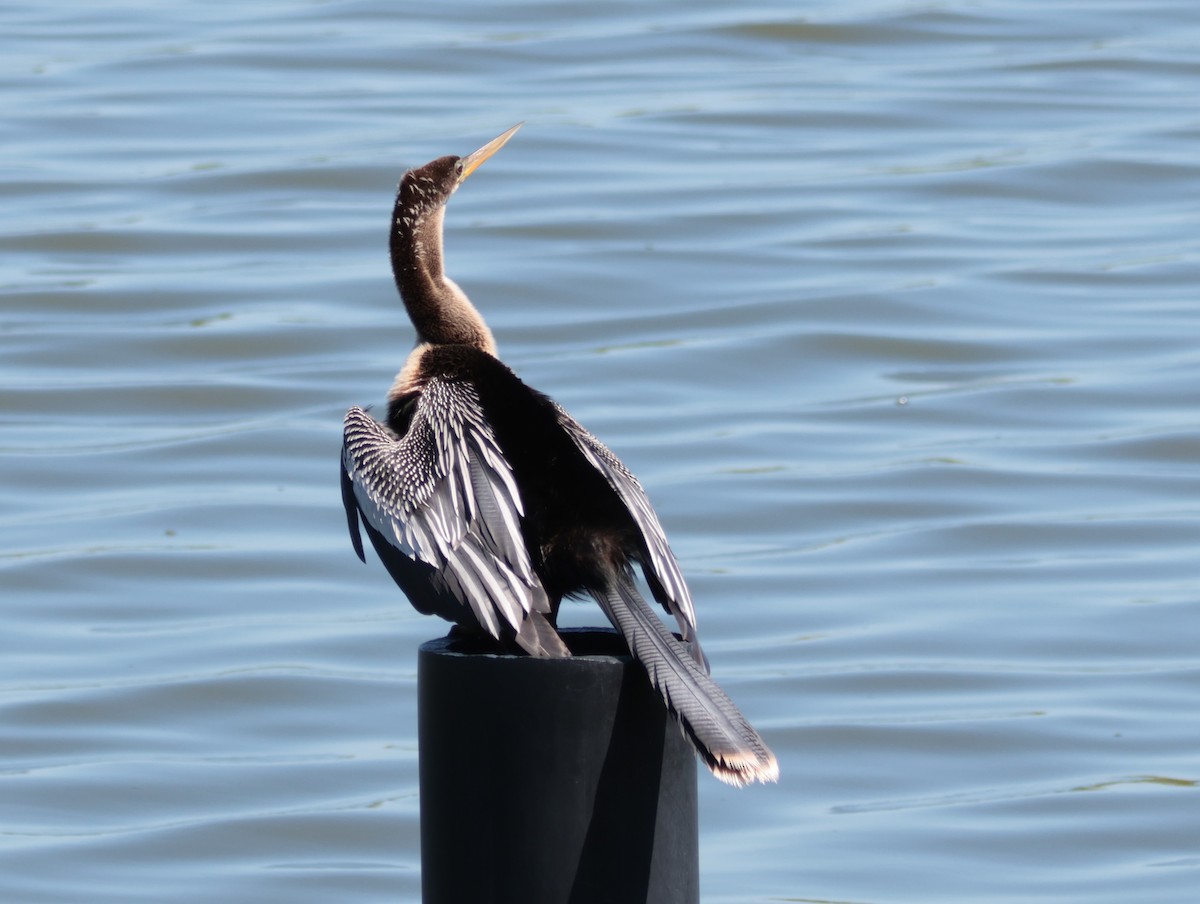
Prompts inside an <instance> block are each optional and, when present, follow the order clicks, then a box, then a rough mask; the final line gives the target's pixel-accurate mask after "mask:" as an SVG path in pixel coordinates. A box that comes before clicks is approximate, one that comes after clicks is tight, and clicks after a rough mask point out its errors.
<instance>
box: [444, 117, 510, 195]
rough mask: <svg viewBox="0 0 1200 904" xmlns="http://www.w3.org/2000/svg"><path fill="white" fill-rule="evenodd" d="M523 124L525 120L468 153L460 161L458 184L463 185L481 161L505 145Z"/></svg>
mask: <svg viewBox="0 0 1200 904" xmlns="http://www.w3.org/2000/svg"><path fill="white" fill-rule="evenodd" d="M523 125H525V123H524V122H519V123H517V124H516V125H515V126H513V127H512V128H511V129H509V130H508V131H507V132H505V133H504V134H503V135H498V136H497V137H495V138H493V139H492V140H491V141H489V142H488V143H487V144H485V145H484V146H483V147H481V148H480V149H479V150H477V151H472V152H471V153H470V154H467V156H466V157H463V158H462V160H460V161H459V163H460V164H461V165H462V175H461V176H459V177H458V184H459V185H462V184H463V182H465V181H466V179H467V176H469V175H471V173H473V172H475V170H477V169H479V166H480V164H481V163H483V161H485V160H487V159H488V158H489V157H491V156H492V154H494V153H496V151H498V150H500V148H502V147H504V145H505V144H507V143H508V139H510V138H512V137H513V136H514V135H516V134H517V129H519V128H521V126H523Z"/></svg>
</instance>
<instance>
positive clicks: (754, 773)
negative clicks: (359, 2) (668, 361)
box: [341, 123, 779, 786]
mask: <svg viewBox="0 0 1200 904" xmlns="http://www.w3.org/2000/svg"><path fill="white" fill-rule="evenodd" d="M522 125H524V123H518V124H517V125H515V126H513V127H512V128H511V129H509V130H507V131H506V132H504V133H503V134H501V135H499V136H498V137H496V138H494V139H492V140H491V141H489V142H488V143H487V144H485V145H483V147H481V148H479V149H478V150H476V151H474V152H472V153H470V154H467V155H466V156H465V157H456V156H443V157H438V158H437V159H435V160H432V161H430V162H429V163H426V164H425V165H423V166H418V167H416V168H413V169H410V170H408V171H407V172H406V173H404V175H403V176H402V178H401V180H400V184H399V187H398V189H397V192H396V200H395V206H394V209H393V212H392V221H391V228H390V235H389V251H390V256H391V265H392V272H393V276H394V278H395V282H396V287H397V288H398V290H399V293H400V297H401V299H402V301H403V303H404V306H405V308H406V309H407V312H408V315H409V318H410V319H411V321H412V325H413V327H414V329H415V331H416V344H415V347H414V348H413V350H412V351H411V353H410V354H409V355H408V358H407V360H406V361H405V363H404V365H403V367H402V368H401V369H400V371H399V373H398V374H397V376H396V378H395V381H394V383H393V384H392V387H391V389H390V391H389V393H388V395H387V408H386V416H385V417H384V419H383V421H382V422H380V421H378V420H376V419H375V418H374V416H373V415H372V414H371V413H370V412H369V410H367V409H364V408H362V407H357V406H356V407H352V408H350V409H349V411H348V412H347V413H346V416H345V420H344V425H343V427H344V431H343V443H342V455H341V465H342V469H341V484H342V498H343V503H344V505H345V509H346V519H347V523H348V527H349V530H350V539H351V543H352V545H353V547H354V551H355V553H356V554H357V555H358V558H359V559H361V560H362V561H364V562H365V561H366V556H365V554H364V549H363V542H362V537H361V534H360V531H359V525H360V524H361V525H362V528H363V529H364V530H365V531H366V534H367V536H368V538H369V539H370V541H371V545H372V546H373V547H374V548H375V551H376V553H377V554H378V556H379V558H380V560H381V561H382V563H383V565H384V566H385V567H386V569H387V571H388V572H389V574H390V575H391V576H392V578H393V579H394V580H395V582H396V583H397V584H398V585H399V587H400V588H401V589H402V590H403V591H404V593H405V594H406V595H407V596H408V598H409V601H410V602H411V603H412V604H413V606H414V607H415V608H416V609H417V610H418V611H419V612H422V613H424V614H433V615H438V616H440V617H442V618H444V619H446V620H448V621H450V622H453V623H454V624H455V625H456V626H457V628H455V629H452V632H453V631H454V630H460V631H463V632H469V633H472V634H479V635H484V636H486V637H489V638H491V640H492V641H494V642H495V643H496V645H497V647H498V648H500V649H504V650H510V651H512V652H513V653H515V654H517V655H529V656H538V657H563V658H565V657H569V656H570V655H571V651H570V650H569V649H568V648H567V645H566V643H565V642H564V641H563V639H562V637H561V636H560V635H559V633H558V630H557V628H556V625H555V622H556V618H557V614H558V609H559V606H560V604H561V602H562V600H563V599H564V598H565V597H580V596H584V595H590V596H591V597H592V598H594V599H595V601H596V602H597V603H598V604H599V606H600V608H601V609H602V610H603V612H604V614H605V615H606V616H607V617H608V620H609V621H610V622H611V623H612V625H613V626H614V627H615V628H616V629H617V631H618V632H619V634H620V635H621V636H622V637H623V638H624V641H625V643H626V645H627V646H628V648H629V651H630V653H631V654H632V656H633V658H634V659H636V660H637V661H638V662H639V663H640V664H641V665H642V666H643V667H644V669H645V671H646V674H647V676H648V678H649V680H650V682H651V684H652V685H653V686H654V688H656V689H657V691H658V692H659V693H660V694H661V695H662V698H663V700H664V701H665V703H666V706H667V709H668V710H669V711H670V713H671V715H672V716H673V717H674V718H675V719H676V720H677V722H678V724H679V726H680V728H681V729H682V731H683V733H684V734H685V735H686V736H687V738H689V739H690V741H691V742H692V745H693V746H694V747H695V749H696V752H697V754H698V755H699V756H700V758H701V759H702V761H703V762H704V763H705V765H706V766H707V767H708V768H709V770H710V771H711V772H712V773H713V774H714V775H715V776H716V777H717V778H718V779H721V780H722V781H724V782H727V783H729V784H731V785H735V786H742V785H746V784H749V783H751V782H755V781H759V782H771V781H777V780H778V776H779V765H778V762H777V761H776V758H775V755H774V754H773V753H772V752H771V750H770V748H768V747H767V745H766V743H765V742H764V741H763V739H762V737H761V736H760V734H759V733H758V732H757V731H756V730H755V729H754V727H753V726H752V725H751V724H750V722H749V721H748V720H747V718H746V717H745V716H744V715H743V714H742V712H741V711H740V710H739V709H738V707H737V706H736V705H735V704H734V703H733V701H732V700H731V699H730V698H729V696H728V695H727V694H726V693H725V692H724V691H723V690H722V689H721V688H720V687H719V686H718V685H717V684H716V682H715V681H713V679H712V677H711V675H710V667H709V662H708V659H707V657H706V656H705V654H704V652H703V650H702V649H701V647H700V642H699V638H698V637H697V634H696V612H695V607H694V605H693V602H692V597H691V594H690V592H689V590H688V586H687V583H686V582H685V580H684V577H683V573H682V571H681V570H680V567H679V563H678V561H677V559H676V558H675V555H674V553H673V552H672V551H671V547H670V545H669V544H668V542H667V537H666V534H665V532H664V531H663V528H662V525H661V523H660V522H659V519H658V516H657V514H656V513H655V511H654V508H653V507H652V506H651V504H650V501H649V499H648V498H647V496H646V493H645V490H644V489H643V488H642V485H641V483H639V481H638V479H637V478H636V477H635V476H634V475H633V474H632V473H631V472H630V471H629V469H628V468H626V467H625V465H624V464H622V463H621V461H620V459H618V458H617V456H616V455H614V454H613V453H612V452H611V451H610V450H609V448H608V447H607V446H605V445H604V444H603V443H602V442H601V441H600V440H599V439H597V438H596V437H595V436H593V435H592V433H591V432H589V431H588V430H587V429H586V428H585V427H583V426H582V425H581V424H580V423H579V422H578V421H577V420H575V418H573V417H572V416H571V415H570V414H568V413H567V411H566V410H565V409H564V408H563V407H562V406H561V405H559V404H558V403H557V402H555V401H553V400H552V399H551V398H550V397H549V396H547V395H544V394H542V393H541V392H539V391H537V390H535V389H533V388H532V387H530V386H528V385H527V384H526V383H524V382H523V381H522V380H521V379H520V378H519V377H518V376H517V375H516V374H515V373H514V372H513V371H512V370H511V369H510V368H509V367H508V366H507V365H505V364H504V363H503V362H502V361H501V360H500V358H499V357H498V353H497V348H496V341H495V339H494V337H493V335H492V332H491V330H490V329H489V328H488V326H487V324H486V322H485V321H484V319H483V317H482V316H481V315H480V313H479V311H478V310H477V309H476V307H475V306H474V305H473V304H472V303H471V301H470V299H469V298H468V297H467V295H466V293H465V292H464V291H463V290H462V289H461V288H460V287H459V286H458V285H457V284H456V283H455V282H454V281H453V280H452V279H450V278H449V277H448V276H447V275H446V272H445V266H444V255H443V235H442V233H443V223H444V219H445V210H446V202H447V201H448V200H449V199H450V196H451V195H453V194H454V192H455V191H456V190H457V189H458V188H459V186H461V185H462V183H463V182H464V181H465V180H466V179H467V177H468V176H470V175H471V174H472V173H473V172H475V170H476V169H477V168H478V167H479V166H480V165H481V164H482V163H484V161H486V160H487V159H488V158H490V157H491V156H492V155H493V154H495V153H496V152H497V151H498V150H499V149H500V148H501V147H503V146H504V145H505V144H506V143H507V142H508V141H509V139H510V138H512V136H513V135H514V134H515V133H516V132H517V130H518V129H519V128H521V126H522ZM635 566H636V567H638V568H640V570H641V572H642V575H643V578H644V581H645V585H646V587H647V588H648V589H649V591H650V595H651V596H652V597H653V598H654V599H655V600H656V601H657V602H658V603H659V604H661V606H662V607H663V608H664V609H665V610H666V612H667V613H669V614H670V615H671V616H673V617H674V620H675V626H676V627H677V628H678V631H679V633H678V635H676V634H675V633H673V632H672V631H671V630H669V629H668V626H667V624H665V623H664V621H663V619H662V618H660V617H659V616H658V615H657V613H656V612H655V611H654V609H653V608H652V607H651V606H650V604H649V603H648V602H647V601H646V599H645V598H644V596H643V595H642V593H641V591H640V590H639V588H638V584H637V581H636V579H635V576H634V568H635Z"/></svg>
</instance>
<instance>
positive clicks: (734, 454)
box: [0, 0, 1200, 904]
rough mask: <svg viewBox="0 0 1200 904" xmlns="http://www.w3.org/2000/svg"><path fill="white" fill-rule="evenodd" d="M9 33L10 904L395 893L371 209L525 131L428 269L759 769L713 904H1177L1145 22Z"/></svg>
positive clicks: (1175, 736)
mask: <svg viewBox="0 0 1200 904" xmlns="http://www.w3.org/2000/svg"><path fill="white" fill-rule="evenodd" d="M0 34H3V35H4V38H3V39H0V40H2V42H3V46H4V50H5V53H4V55H3V59H4V63H3V64H0V85H2V86H3V91H4V97H5V107H6V115H5V117H4V120H3V124H2V125H0V129H2V130H3V137H4V140H3V142H0V148H3V150H2V151H0V193H2V195H3V199H4V203H3V204H2V205H0V248H2V249H3V261H4V265H3V271H2V273H0V291H2V293H3V295H2V299H3V300H2V303H3V318H2V324H3V327H2V330H3V331H2V332H0V345H2V348H3V354H2V356H0V377H2V384H0V385H3V387H4V389H3V402H4V403H3V406H2V407H0V424H2V428H3V429H2V433H0V468H3V474H4V480H3V481H2V482H0V501H2V503H3V505H2V508H0V512H2V514H0V586H2V588H3V599H4V615H5V618H4V627H5V630H4V632H3V634H4V639H3V641H0V648H2V649H3V656H0V770H2V771H0V900H4V901H13V902H22V904H24V902H29V904H35V902H68V901H88V902H108V901H111V902H135V901H163V900H171V901H178V902H190V901H195V902H209V901H213V900H222V899H224V900H230V901H238V902H241V901H255V902H265V901H280V902H283V901H286V902H305V901H313V902H327V901H332V900H337V901H344V902H369V901H382V900H389V901H395V900H405V901H412V900H416V899H417V896H418V893H419V884H420V882H419V849H418V839H417V825H418V802H417V793H416V788H417V771H416V765H417V759H416V744H415V732H416V712H415V700H414V690H415V653H416V647H417V645H418V644H419V643H420V642H421V641H422V640H424V639H427V638H429V637H431V636H435V635H436V634H438V633H441V631H442V626H441V625H440V624H436V623H434V622H432V621H430V620H428V619H425V618H422V617H421V616H418V615H417V614H416V613H415V612H413V611H412V610H411V609H410V608H409V606H408V605H407V603H405V602H404V600H403V599H402V598H400V596H399V594H398V593H397V592H396V591H395V589H394V587H393V586H392V585H391V582H390V581H389V580H388V578H387V576H386V575H385V574H384V572H383V570H382V568H381V567H379V566H378V563H376V562H374V561H373V560H372V561H371V562H370V564H369V567H364V566H362V565H360V564H359V563H358V562H357V560H356V559H355V558H354V556H353V554H352V552H351V551H350V548H349V544H348V542H347V539H346V537H345V528H344V524H343V520H342V513H341V510H340V503H339V499H338V491H337V485H336V482H335V467H336V465H335V460H336V457H337V449H338V443H339V430H340V419H341V415H342V413H343V412H344V411H345V409H346V408H347V407H349V406H350V405H352V404H362V403H370V402H377V401H378V400H379V399H380V398H381V397H382V395H383V393H384V391H385V390H386V387H387V386H388V384H389V382H390V379H391V376H392V374H393V372H394V371H395V370H396V368H397V367H398V366H399V364H400V363H401V361H402V360H403V358H404V356H405V354H406V352H407V349H408V347H409V344H410V343H411V332H410V330H409V328H408V325H407V323H406V321H405V319H404V317H403V314H402V311H401V310H400V308H399V306H398V304H397V301H396V298H395V295H394V290H393V288H392V286H391V283H390V276H389V273H388V271H387V262H386V255H385V253H384V248H385V230H386V226H387V216H388V212H389V209H390V203H391V192H392V190H393V188H394V185H395V182H396V180H397V179H398V177H399V175H400V173H401V172H402V171H403V169H404V168H405V167H407V166H410V165H415V164H418V163H422V162H424V161H426V160H428V159H430V158H432V157H434V156H437V155H440V154H444V153H459V154H461V153H465V152H466V151H469V150H471V149H473V148H475V147H476V146H478V145H479V144H481V143H482V142H483V141H485V140H486V139H488V138H490V137H492V136H493V135H495V134H497V133H498V132H500V131H501V130H503V129H504V128H507V127H508V126H509V125H511V124H512V123H514V122H517V121H519V120H523V119H524V120H528V121H529V124H528V125H527V126H526V128H525V129H524V130H523V131H522V132H521V133H520V134H519V135H518V136H517V137H516V138H515V139H514V141H513V142H512V143H511V144H510V145H509V146H508V147H506V148H505V149H504V151H503V152H501V153H500V154H499V155H498V156H497V157H496V158H495V159H494V160H492V161H490V162H489V163H488V164H487V165H486V166H485V167H484V168H483V169H482V170H481V171H480V172H479V174H477V175H476V176H475V177H473V178H472V180H471V182H470V183H469V184H468V185H467V186H466V187H465V188H464V189H463V191H461V192H460V193H459V194H458V195H457V196H456V197H455V199H454V201H453V203H452V207H451V210H450V213H449V218H448V243H449V267H450V270H451V272H452V274H453V275H454V276H455V278H456V279H458V281H459V282H460V283H461V284H462V285H464V286H465V287H466V289H467V290H468V292H469V293H470V294H471V295H472V297H473V298H474V299H475V300H476V302H477V303H478V304H479V306H480V307H481V308H482V309H483V311H484V313H485V314H486V316H487V317H488V318H489V321H490V323H491V324H492V326H493V329H494V330H495V332H496V335H497V338H498V340H499V342H500V345H501V350H502V353H503V354H504V356H505V357H506V359H507V360H508V361H509V362H510V363H511V364H512V365H513V366H514V367H515V368H516V369H517V370H518V371H519V372H520V374H521V375H522V376H523V377H524V378H525V379H526V380H528V381H529V382H530V383H532V384H533V385H535V386H538V387H539V388H542V389H543V390H545V391H548V392H550V393H551V394H553V395H554V396H555V397H556V398H558V399H559V400H560V401H562V402H563V403H564V404H566V405H567V406H568V408H570V409H571V410H572V411H573V413H574V414H575V415H576V416H577V417H578V418H580V419H581V420H582V421H583V422H584V423H586V424H588V425H589V426H590V427H591V428H592V429H593V430H595V431H596V432H597V433H598V434H599V435H600V436H601V437H603V438H604V439H605V440H606V441H607V442H608V443H609V444H610V445H611V446H613V447H614V448H615V449H616V450H617V451H618V453H619V454H621V455H622V457H623V458H624V459H625V461H626V462H627V463H628V464H629V465H630V466H631V467H632V468H633V469H634V470H635V471H636V472H638V474H639V475H640V476H641V478H642V480H643V482H644V483H645V484H646V485H647V487H648V488H649V491H650V494H651V497H652V498H653V499H654V501H655V503H656V504H657V506H658V508H659V511H660V514H661V516H662V519H663V521H664V523H665V526H666V528H667V530H668V532H669V533H670V535H671V537H672V541H673V543H674V546H675V548H676V550H677V552H678V553H679V555H680V558H681V560H682V563H683V566H684V569H685V571H686V572H687V573H688V575H689V577H690V580H691V582H692V586H693V591H694V594H695V596H696V599H697V601H698V607H699V611H700V623H701V634H702V636H703V637H704V640H705V645H706V648H707V650H708V651H709V654H710V656H711V658H712V660H713V664H714V669H715V672H716V674H717V676H718V677H719V679H720V680H721V682H722V683H723V684H724V685H725V686H726V688H727V689H729V691H730V692H731V693H732V695H733V696H734V697H735V698H736V699H737V700H738V701H739V702H740V703H741V704H742V705H743V707H744V709H745V710H746V711H747V713H749V714H750V715H751V716H752V717H753V718H754V720H755V721H756V723H757V724H758V725H759V726H760V728H761V729H762V730H763V732H764V734H765V735H766V736H767V738H768V740H769V741H770V742H771V743H772V744H773V746H774V748H775V750H776V752H777V753H778V754H779V758H780V761H781V765H782V769H783V778H782V781H781V782H780V784H779V785H778V786H776V787H771V788H755V789H751V790H747V791H736V790H733V789H728V788H726V787H725V786H723V785H720V784H718V783H717V782H715V781H713V780H710V779H707V778H703V777H702V784H701V789H700V791H701V845H702V850H701V856H702V887H703V891H704V899H705V901H706V902H709V904H719V902H720V904H726V902H727V904H734V902H747V901H762V902H767V901H838V902H855V904H885V902H886V904H899V902H941V901H944V902H959V901H964V900H970V901H973V902H1002V901H1003V902H1008V901H1018V900H1019V901H1021V902H1023V904H1030V902H1063V901H1081V902H1082V901H1086V902H1101V904H1102V902H1127V901H1133V900H1136V901H1139V902H1182V901H1187V900H1191V899H1192V898H1193V897H1194V896H1195V890H1196V888H1197V887H1198V884H1197V883H1198V880H1200V876H1198V873H1200V841H1198V840H1197V839H1200V797H1198V794H1200V786H1198V785H1197V783H1198V782H1200V761H1198V759H1197V753H1196V751H1197V749H1198V747H1200V722H1198V720H1197V719H1196V717H1195V707H1196V703H1195V701H1196V695H1197V691H1198V689H1200V684H1198V681H1200V653H1198V652H1197V637H1198V633H1197V624H1198V622H1197V618H1198V616H1200V611H1198V610H1200V567H1198V566H1197V559H1196V549H1197V547H1198V545H1200V502H1198V501H1197V500H1198V499H1200V472H1198V470H1197V467H1196V461H1197V458H1198V457H1200V419H1198V417H1197V414H1196V403H1197V401H1198V398H1200V397H1198V395H1197V389H1196V387H1197V385H1198V384H1197V380H1198V378H1200V353H1198V352H1197V345H1196V336H1197V335H1200V304H1197V300H1196V288H1195V287H1196V285H1197V283H1198V282H1200V239H1198V236H1200V231H1198V229H1197V225H1198V223H1197V221H1198V217H1197V214H1196V210H1195V185H1196V184H1197V177H1198V176H1200V165H1198V164H1197V163H1196V152H1195V149H1196V143H1197V139H1198V138H1200V112H1198V108H1197V104H1196V98H1197V97H1200V64H1197V62H1196V53H1195V52H1196V47H1197V46H1198V44H1200V20H1197V18H1196V16H1195V14H1194V11H1193V8H1192V5H1191V4H1189V3H1185V2H1183V0H1174V2H1159V3H1154V4H1151V5H1150V6H1147V5H1145V4H1130V3H1113V2H1103V0H1090V2H1075V3H1067V4H1051V5H1046V4H1035V3H1022V2H1017V0H1012V2H994V3H989V2H975V3H965V2H948V3H938V4H914V3H907V2H894V0H892V2H889V0H880V2H857V3H850V4H841V5H838V6H836V7H831V6H829V5H828V4H815V3H790V2H789V3H772V2H767V0H760V2H751V3H744V4H727V3H713V2H707V3H694V2H688V3H684V2H681V0H676V2H671V3H661V4H654V5H652V6H647V5H645V4H633V3H621V4H602V5H590V6H588V5H580V4H574V3H547V4H521V3H500V4H494V3H487V4H485V3H478V2H464V3H459V4H454V5H443V6H441V7H432V6H419V5H411V4H401V5H395V4H384V3H373V2H345V3H328V2H326V3H321V2H308V3H305V2H295V0H293V2H282V0H281V2H272V3H259V4H254V5H253V6H252V7H247V8H245V9H234V8H233V7H229V6H227V5H222V6H212V5H205V4H200V3H187V2H180V3H175V4H161V5H147V4H139V3H109V4H104V5H103V8H100V7H97V6H95V5H93V4H85V3H79V2H75V3H71V2H66V3H58V4H53V5H52V7H49V8H46V7H43V6H37V5H33V4H23V3H18V4H9V5H8V6H6V7H5V8H4V10H3V11H0ZM599 618H600V616H599V614H598V612H596V610H595V609H594V608H593V607H592V606H590V605H583V604H580V605H577V606H574V607H572V608H571V610H570V611H569V612H568V613H567V617H566V620H567V621H568V622H570V623H573V624H587V623H596V622H597V621H598V620H599ZM481 756H486V752H481Z"/></svg>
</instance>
